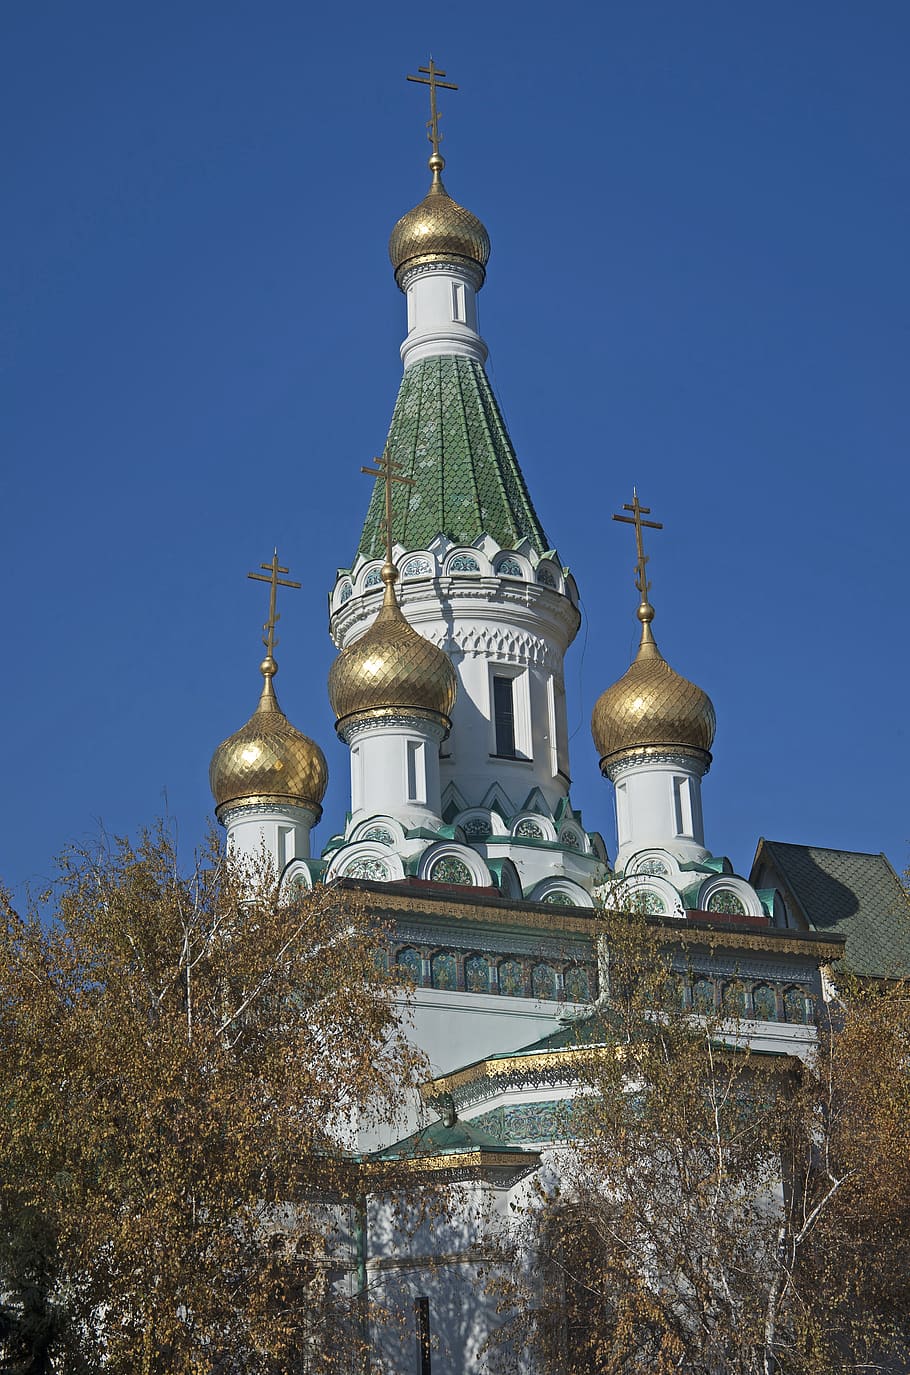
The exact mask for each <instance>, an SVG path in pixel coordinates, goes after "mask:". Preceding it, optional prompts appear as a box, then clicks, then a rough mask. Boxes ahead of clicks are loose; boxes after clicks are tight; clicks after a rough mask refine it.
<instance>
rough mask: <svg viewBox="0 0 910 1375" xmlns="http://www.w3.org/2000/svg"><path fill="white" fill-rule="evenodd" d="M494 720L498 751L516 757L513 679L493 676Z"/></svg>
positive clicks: (506, 755) (508, 756)
mask: <svg viewBox="0 0 910 1375" xmlns="http://www.w3.org/2000/svg"><path fill="white" fill-rule="evenodd" d="M493 721H494V723H495V726H496V753H497V754H499V755H504V756H505V757H506V758H507V759H514V758H515V703H514V701H513V699H512V679H511V678H498V677H496V676H495V675H494V678H493Z"/></svg>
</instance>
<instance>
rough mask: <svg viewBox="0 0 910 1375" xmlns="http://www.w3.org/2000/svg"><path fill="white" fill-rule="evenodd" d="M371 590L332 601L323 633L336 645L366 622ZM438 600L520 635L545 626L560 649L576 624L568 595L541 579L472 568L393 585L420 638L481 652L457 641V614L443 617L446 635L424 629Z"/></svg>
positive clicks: (438, 616) (435, 614)
mask: <svg viewBox="0 0 910 1375" xmlns="http://www.w3.org/2000/svg"><path fill="white" fill-rule="evenodd" d="M418 552H423V551H418ZM409 557H410V555H409V554H404V555H402V556H401V558H400V559H398V560H397V562H398V563H399V564H402V563H404V562H405V561H406V560H407V559H408V558H409ZM375 590H376V589H375V588H370V589H368V591H366V592H357V591H355V592H354V595H353V596H352V597H349V598H348V600H347V601H346V602H345V603H344V605H343V606H339V607H336V608H335V610H334V611H333V612H332V613H331V617H330V621H329V633H330V634H331V636H332V639H333V640H334V642H335V644H336V646H337V647H338V648H339V649H341V648H344V647H345V646H346V645H348V644H349V643H351V641H352V640H353V639H354V638H356V636H355V634H354V632H355V631H357V630H358V628H359V626H360V623H361V622H363V621H365V622H367V625H370V624H372V622H373V618H374V615H375V610H376V606H377V602H376V598H375V597H374V596H373V595H372V594H373V592H375ZM443 602H444V603H445V604H446V608H447V610H449V611H454V612H455V617H456V618H457V617H459V616H468V615H471V614H472V612H474V608H475V607H476V608H477V611H476V613H474V614H477V618H478V620H481V619H482V618H483V619H485V618H486V616H489V617H490V618H491V619H492V618H493V616H495V617H496V619H497V620H499V621H500V622H506V623H508V624H513V625H515V626H516V628H517V630H518V631H519V632H520V633H523V634H526V635H530V636H534V637H537V638H542V633H541V632H542V631H543V633H546V630H547V629H549V630H550V631H551V632H552V634H553V637H554V638H555V639H557V640H559V641H560V643H561V648H562V649H563V651H564V650H565V649H567V648H568V646H569V645H570V644H571V643H572V641H573V640H574V638H575V636H576V634H577V633H578V627H579V625H580V624H581V614H580V612H579V610H578V608H577V607H576V606H575V605H574V603H573V602H572V601H571V600H570V598H569V597H567V596H566V594H565V593H564V592H557V591H556V590H554V589H553V588H552V587H546V586H545V585H544V584H543V583H537V582H526V581H522V580H520V579H518V578H508V577H503V578H500V577H498V576H497V575H495V574H493V575H486V574H484V575H482V576H480V577H478V576H477V574H476V573H472V574H465V575H463V576H462V575H461V574H456V575H449V574H445V575H434V576H431V577H427V578H422V579H415V580H414V581H413V582H411V581H405V582H404V583H403V584H400V585H399V592H398V604H399V606H400V607H401V610H402V612H404V613H405V614H406V615H407V618H408V620H409V621H410V623H411V624H412V625H413V626H414V628H415V630H419V631H420V633H421V634H422V635H424V636H425V638H426V639H429V640H433V642H434V643H438V644H439V645H440V646H441V647H442V648H443V649H445V648H446V647H447V644H448V643H449V642H450V641H451V643H453V644H455V645H457V647H458V648H463V649H464V652H465V653H479V654H482V653H486V652H487V650H486V649H485V648H483V647H482V646H480V645H478V647H477V648H476V649H475V648H472V647H463V646H462V645H461V644H460V643H459V641H458V634H459V633H460V630H461V627H459V626H458V623H457V619H456V621H455V624H454V625H451V623H450V622H449V619H448V616H446V617H445V623H446V625H447V627H448V626H450V625H451V628H450V629H448V630H447V634H448V636H449V639H448V640H447V639H446V638H444V637H442V638H440V634H441V632H440V631H438V630H437V631H436V634H435V637H434V633H433V631H432V630H430V631H429V633H427V629H425V627H428V625H430V624H432V622H433V621H434V620H437V621H442V620H443V614H442V603H443ZM424 606H429V607H430V609H431V613H432V614H431V615H429V616H422V615H421V614H420V612H421V610H422V608H423V607H424ZM507 618H508V620H507Z"/></svg>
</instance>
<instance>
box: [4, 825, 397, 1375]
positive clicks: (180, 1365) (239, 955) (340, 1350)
mask: <svg viewBox="0 0 910 1375" xmlns="http://www.w3.org/2000/svg"><path fill="white" fill-rule="evenodd" d="M3 915H4V919H3V923H2V929H0V1083H2V1087H3V1098H4V1107H5V1112H4V1115H3V1117H2V1119H0V1233H2V1235H0V1299H2V1303H0V1343H2V1342H3V1341H5V1352H6V1357H7V1361H8V1364H7V1367H6V1368H7V1369H15V1370H21V1371H22V1372H23V1375H24V1372H26V1371H30V1372H32V1373H33V1375H45V1372H51V1371H57V1372H65V1373H66V1375H71V1373H73V1372H81V1371H83V1370H98V1369H102V1368H103V1369H104V1370H106V1371H108V1370H109V1371H111V1372H112V1373H113V1375H117V1373H118V1372H124V1375H126V1372H129V1375H137V1373H139V1372H142V1375H157V1372H162V1375H163V1372H168V1375H174V1372H177V1373H178V1375H179V1373H181V1372H187V1373H188V1372H191V1371H193V1372H201V1371H205V1372H215V1371H219V1372H225V1375H227V1372H231V1375H233V1373H234V1372H237V1375H247V1373H248V1375H278V1372H281V1373H282V1375H284V1373H285V1372H291V1371H294V1372H296V1371H301V1372H304V1371H306V1372H321V1371H328V1370H332V1371H338V1370H342V1369H346V1368H352V1369H355V1368H356V1369H359V1368H360V1367H359V1366H358V1365H357V1364H356V1362H357V1359H358V1356H357V1353H358V1344H359V1342H360V1340H361V1337H362V1330H361V1326H360V1320H361V1318H362V1311H361V1307H360V1304H361V1302H362V1295H358V1294H357V1292H356V1290H357V1285H356V1282H355V1280H356V1274H357V1265H356V1257H354V1258H353V1260H352V1257H351V1254H350V1253H349V1251H348V1250H346V1249H345V1245H344V1244H343V1234H344V1233H345V1231H351V1230H353V1231H354V1232H356V1226H353V1228H352V1223H351V1219H352V1218H353V1217H354V1215H355V1212H356V1208H357V1206H358V1199H359V1192H358V1184H357V1178H356V1171H355V1170H353V1169H352V1165H351V1158H350V1157H351V1150H352V1148H353V1147H354V1146H355V1145H356V1139H355V1138H356V1131H357V1129H358V1127H361V1126H363V1125H364V1124H368V1123H370V1122H371V1121H375V1120H377V1119H382V1120H387V1119H389V1118H392V1117H394V1116H395V1114H396V1112H397V1111H398V1110H399V1109H400V1106H401V1101H402V1094H403V1093H404V1091H405V1089H406V1087H407V1085H408V1084H409V1083H410V1082H411V1081H412V1080H413V1078H414V1075H415V1072H416V1069H417V1062H416V1057H415V1054H414V1053H413V1051H412V1050H411V1049H410V1048H409V1046H408V1043H407V1040H406V1038H405V1036H404V1035H403V1033H402V1031H401V1028H400V1027H399V1025H398V1022H397V1020H396V1015H395V1010H394V999H393V994H394V989H393V987H392V985H391V983H390V981H389V978H388V976H387V975H385V974H383V972H382V969H381V961H380V960H378V959H377V952H378V948H379V943H381V940H382V933H381V932H377V931H376V930H375V928H374V927H373V926H372V924H371V922H370V920H369V917H368V914H367V913H366V912H365V910H364V909H363V906H362V905H361V904H360V903H359V901H358V900H357V896H356V894H355V893H353V892H352V891H351V890H350V889H347V890H343V889H339V888H332V887H317V888H316V889H315V890H314V891H312V892H305V891H304V892H296V893H294V894H293V895H288V896H286V897H282V898H281V899H279V897H278V896H277V892H276V884H275V881H274V876H273V875H272V874H271V873H270V872H269V870H268V866H267V865H266V864H265V863H263V865H262V866H261V867H260V870H259V872H257V873H252V872H250V871H248V870H247V871H245V872H239V871H238V869H237V868H236V867H235V866H233V865H231V864H229V863H226V862H225V861H224V860H223V859H222V858H221V857H220V856H219V855H218V853H217V851H216V850H215V849H214V848H212V849H211V850H210V851H209V852H208V853H207V854H206V855H204V856H203V857H202V859H201V860H200V861H199V862H198V863H197V864H196V865H195V867H194V868H193V870H192V872H191V873H189V874H184V873H182V872H181V871H180V868H179V865H178V863H177V858H176V855H175V851H174V845H173V844H172V842H171V839H170V836H169V834H168V833H167V831H166V829H164V828H160V829H158V830H156V831H155V832H153V833H151V834H148V835H145V836H143V837H142V839H141V840H140V842H139V843H138V844H137V845H135V846H134V845H131V844H129V843H127V842H118V843H116V844H114V845H112V846H110V847H105V848H102V849H101V851H100V852H99V853H97V854H88V853H81V854H78V855H73V856H70V858H69V859H68V860H67V861H66V862H65V864H64V869H63V874H62V878H61V881H60V884H59V886H58V888H57V890H56V895H55V897H54V900H53V901H52V904H51V910H49V911H47V910H45V911H42V910H40V909H38V908H36V909H35V910H31V911H28V912H26V913H24V914H22V913H19V912H17V911H15V910H14V909H13V907H12V906H11V904H10V903H9V902H8V901H6V902H5V903H4V907H3ZM352 1276H353V1277H354V1278H352ZM349 1360H350V1361H353V1362H354V1364H353V1365H351V1366H350V1367H348V1365H347V1362H348V1361H349ZM29 1361H31V1362H32V1364H29V1363H28V1362H29ZM17 1362H18V1364H17Z"/></svg>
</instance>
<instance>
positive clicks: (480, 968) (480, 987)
mask: <svg viewBox="0 0 910 1375" xmlns="http://www.w3.org/2000/svg"><path fill="white" fill-rule="evenodd" d="M464 986H465V988H466V989H467V990H468V992H469V993H489V991H490V965H489V962H488V961H487V960H485V959H484V957H483V955H469V956H468V958H467V959H466V960H465V962H464Z"/></svg>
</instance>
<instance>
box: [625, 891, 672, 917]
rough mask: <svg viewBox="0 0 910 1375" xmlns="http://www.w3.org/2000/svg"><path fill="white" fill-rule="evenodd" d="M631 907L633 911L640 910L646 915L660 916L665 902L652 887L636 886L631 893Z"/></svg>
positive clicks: (663, 911)
mask: <svg viewBox="0 0 910 1375" xmlns="http://www.w3.org/2000/svg"><path fill="white" fill-rule="evenodd" d="M631 908H632V911H633V912H640V913H641V914H642V915H643V916H646V917H662V916H663V915H664V913H665V912H666V910H667V904H666V903H665V902H664V900H663V897H662V896H661V894H660V893H657V892H655V891H654V889H653V888H636V890H635V892H634V893H633V894H632V902H631Z"/></svg>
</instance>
